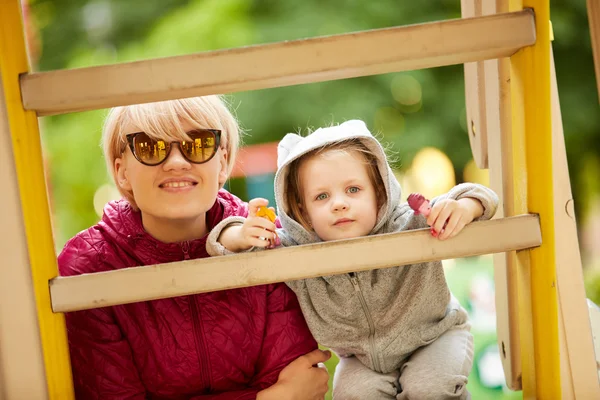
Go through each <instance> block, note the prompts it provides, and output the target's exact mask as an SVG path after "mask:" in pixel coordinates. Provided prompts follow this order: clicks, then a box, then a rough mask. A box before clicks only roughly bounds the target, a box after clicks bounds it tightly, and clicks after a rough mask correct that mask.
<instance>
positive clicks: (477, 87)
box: [460, 0, 495, 169]
mask: <svg viewBox="0 0 600 400" xmlns="http://www.w3.org/2000/svg"><path fill="white" fill-rule="evenodd" d="M485 2H487V3H489V2H494V0H485V1H484V3H485ZM460 4H461V15H462V17H463V18H472V17H481V16H482V15H484V14H483V10H482V1H481V0H461V2H460ZM494 13H495V12H494ZM489 14H492V13H489ZM464 70H465V103H466V112H467V130H468V134H469V143H470V145H471V153H473V160H474V161H475V164H476V165H477V166H478V167H479V168H481V169H486V168H488V145H487V123H486V109H487V107H486V95H485V84H486V81H485V71H484V61H477V62H470V63H465V65H464Z"/></svg>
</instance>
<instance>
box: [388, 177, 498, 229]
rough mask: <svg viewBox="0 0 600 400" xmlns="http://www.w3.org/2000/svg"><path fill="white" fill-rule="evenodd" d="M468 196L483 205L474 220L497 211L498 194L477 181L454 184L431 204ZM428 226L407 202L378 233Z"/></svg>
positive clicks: (479, 219)
mask: <svg viewBox="0 0 600 400" xmlns="http://www.w3.org/2000/svg"><path fill="white" fill-rule="evenodd" d="M467 197H470V198H473V199H477V200H479V201H480V202H481V205H482V206H483V214H482V215H481V217H479V218H477V219H475V220H474V221H482V220H487V219H490V218H492V217H493V216H494V214H495V213H496V209H497V208H498V196H497V195H496V193H494V191H492V190H491V189H489V188H487V187H485V186H483V185H479V184H477V183H461V184H460V185H457V186H454V187H453V188H452V189H451V190H450V191H449V192H448V193H446V194H443V195H441V196H438V197H435V198H434V199H433V200H432V201H431V205H432V206H433V205H434V204H435V203H437V202H438V201H441V200H446V199H452V200H460V199H463V198H467ZM428 227H429V225H427V220H426V218H425V217H424V216H422V215H415V213H414V211H413V210H412V209H411V208H410V207H409V206H408V204H407V203H402V204H399V205H398V206H396V208H395V209H394V211H393V212H392V215H391V217H390V218H389V222H388V223H387V224H385V225H384V226H383V228H382V230H381V231H380V232H376V233H392V232H400V231H406V230H412V229H420V228H428Z"/></svg>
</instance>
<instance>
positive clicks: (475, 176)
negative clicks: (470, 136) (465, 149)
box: [463, 160, 490, 186]
mask: <svg viewBox="0 0 600 400" xmlns="http://www.w3.org/2000/svg"><path fill="white" fill-rule="evenodd" d="M463 180H464V181H465V182H472V183H479V184H480V185H484V186H490V173H489V170H487V169H480V168H479V167H477V164H475V161H474V160H471V161H469V162H468V163H467V165H465V168H464V170H463Z"/></svg>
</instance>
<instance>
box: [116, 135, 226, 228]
mask: <svg viewBox="0 0 600 400" xmlns="http://www.w3.org/2000/svg"><path fill="white" fill-rule="evenodd" d="M183 128H184V129H185V130H186V131H188V130H192V129H193V127H192V126H189V124H184V125H183ZM134 132H139V129H137V128H136V127H135V126H131V127H127V129H125V134H129V133H134ZM115 171H116V173H117V183H118V184H119V186H121V188H122V189H124V190H127V191H131V192H133V198H134V199H135V202H136V203H137V206H138V208H139V209H140V212H141V213H142V220H143V221H144V226H145V227H148V226H149V225H150V226H155V227H157V226H160V225H161V223H162V224H163V225H164V224H171V225H172V224H173V223H176V224H184V225H185V224H187V223H190V224H194V223H197V222H198V223H200V224H201V225H202V226H204V223H205V217H206V212H207V211H208V210H210V208H211V207H212V206H213V204H214V203H215V200H216V198H217V192H218V191H219V189H220V188H221V187H222V185H223V184H224V183H225V181H226V179H227V152H226V150H224V149H222V148H220V149H219V150H218V151H217V154H216V155H215V156H214V157H213V158H212V159H211V160H210V161H208V162H206V163H204V164H194V163H191V162H189V161H188V160H186V159H185V158H184V157H183V155H182V154H181V151H180V149H179V146H173V147H172V149H171V153H170V154H169V156H168V157H167V159H166V160H165V161H164V162H163V163H162V164H159V165H156V166H147V165H144V164H142V163H140V162H139V161H137V160H136V159H135V157H134V156H133V154H132V153H131V150H130V149H129V147H127V148H126V150H125V152H124V153H123V155H122V156H121V158H117V159H116V160H115Z"/></svg>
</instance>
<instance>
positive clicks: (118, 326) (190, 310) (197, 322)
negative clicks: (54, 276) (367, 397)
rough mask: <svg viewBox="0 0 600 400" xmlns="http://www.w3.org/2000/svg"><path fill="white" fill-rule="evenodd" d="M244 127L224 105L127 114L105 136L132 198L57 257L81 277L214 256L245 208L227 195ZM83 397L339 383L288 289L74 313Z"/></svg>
mask: <svg viewBox="0 0 600 400" xmlns="http://www.w3.org/2000/svg"><path fill="white" fill-rule="evenodd" d="M238 141H239V134H238V125H237V122H236V121H235V119H234V118H233V116H232V115H231V113H230V112H229V110H228V109H227V107H226V106H225V105H224V104H223V102H222V101H221V100H220V99H219V98H218V97H216V96H208V97H198V98H191V99H184V100H173V101H166V102H160V103H151V104H142V105H134V106H127V107H118V108H115V109H113V110H111V112H110V114H109V116H108V118H107V120H106V124H105V127H104V133H103V145H104V154H105V157H106V161H107V165H108V169H109V171H110V173H111V176H112V177H113V178H114V180H115V183H116V185H117V187H118V189H119V191H120V192H121V194H122V195H123V197H124V199H123V200H120V201H116V202H110V203H109V204H108V205H106V207H105V208H104V215H103V216H102V220H101V221H100V222H99V223H98V224H97V225H95V226H93V227H91V228H89V229H87V230H84V231H82V232H80V233H79V234H77V235H76V236H75V237H74V238H72V239H71V240H70V241H69V242H68V243H67V244H66V245H65V247H64V249H63V251H62V253H61V254H60V256H59V257H58V265H59V270H60V274H61V275H63V276H72V275H79V274H86V273H93V272H102V271H111V270H116V269H121V268H127V267H134V266H144V265H152V264H158V263H167V262H173V261H180V260H185V259H193V258H202V257H208V254H207V253H206V249H205V243H206V238H207V235H208V232H209V231H210V229H212V228H213V227H214V226H215V225H216V224H217V223H218V222H220V221H221V220H222V219H223V218H226V217H230V216H246V215H247V210H248V208H247V204H245V203H243V202H241V201H240V200H239V199H238V198H237V197H235V196H233V195H231V194H230V193H228V192H227V191H225V190H223V189H222V187H223V184H224V183H225V180H226V179H227V178H228V176H229V173H230V171H231V169H232V167H233V163H234V159H235V155H236V153H237V149H238ZM66 322H67V329H68V336H69V348H70V353H71V363H72V367H73V383H74V386H75V394H76V397H77V398H79V399H85V400H90V399H140V400H141V399H149V398H151V399H195V400H201V399H207V400H208V399H213V400H233V399H236V400H241V399H247V400H249V399H260V400H264V399H274V400H278V399H282V398H291V399H323V396H324V395H325V393H326V392H327V389H328V388H327V384H328V380H329V376H328V374H327V371H326V370H325V369H323V368H318V367H313V365H317V364H318V363H320V362H323V361H325V360H326V359H327V358H329V355H328V354H327V353H325V352H321V351H320V350H317V345H316V342H315V341H314V339H313V338H312V336H311V334H310V332H309V330H308V328H307V326H306V323H305V321H304V318H303V317H302V313H301V311H300V308H299V306H298V302H297V299H296V296H295V295H294V293H293V292H292V291H290V290H289V289H288V288H287V287H286V286H285V285H284V284H277V285H266V286H256V287H249V288H245V289H236V290H224V291H219V292H213V293H204V294H198V295H192V296H183V297H177V298H170V299H162V300H155V301H146V302H140V303H135V304H125V305H120V306H114V307H105V308H97V309H93V310H86V311H78V312H72V313H67V314H66Z"/></svg>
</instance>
